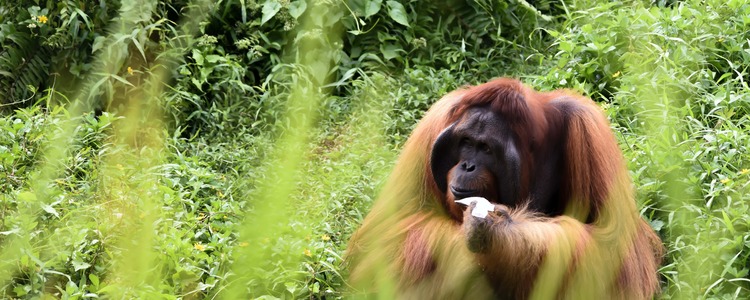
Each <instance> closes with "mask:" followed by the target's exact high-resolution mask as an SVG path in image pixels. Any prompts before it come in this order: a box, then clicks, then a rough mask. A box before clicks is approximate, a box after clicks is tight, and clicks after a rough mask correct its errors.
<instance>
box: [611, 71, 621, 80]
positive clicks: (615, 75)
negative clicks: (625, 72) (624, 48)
mask: <svg viewBox="0 0 750 300" xmlns="http://www.w3.org/2000/svg"><path fill="white" fill-rule="evenodd" d="M620 74H622V73H620V71H617V72H615V74H612V78H617V77H620Z"/></svg>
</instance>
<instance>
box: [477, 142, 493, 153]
mask: <svg viewBox="0 0 750 300" xmlns="http://www.w3.org/2000/svg"><path fill="white" fill-rule="evenodd" d="M478 147H479V150H480V151H482V152H484V153H487V154H489V153H492V149H490V145H487V144H485V143H479V145H478Z"/></svg>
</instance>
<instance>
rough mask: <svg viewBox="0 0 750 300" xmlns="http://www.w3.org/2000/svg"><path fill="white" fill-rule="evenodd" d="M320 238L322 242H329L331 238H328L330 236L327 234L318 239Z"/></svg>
mask: <svg viewBox="0 0 750 300" xmlns="http://www.w3.org/2000/svg"><path fill="white" fill-rule="evenodd" d="M320 238H322V239H323V240H324V241H330V240H331V237H330V236H328V235H327V234H324V235H323V236H322V237H320Z"/></svg>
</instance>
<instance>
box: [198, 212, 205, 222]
mask: <svg viewBox="0 0 750 300" xmlns="http://www.w3.org/2000/svg"><path fill="white" fill-rule="evenodd" d="M205 218H206V214H204V213H200V214H198V216H197V217H196V219H197V220H198V221H200V220H203V219H205Z"/></svg>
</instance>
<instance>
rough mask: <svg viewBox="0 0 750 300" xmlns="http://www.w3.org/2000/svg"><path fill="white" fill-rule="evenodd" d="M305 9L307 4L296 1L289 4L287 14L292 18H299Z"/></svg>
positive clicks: (303, 1) (300, 0) (299, 0)
mask: <svg viewBox="0 0 750 300" xmlns="http://www.w3.org/2000/svg"><path fill="white" fill-rule="evenodd" d="M306 9H307V2H306V1H305V0H298V1H294V2H292V3H289V14H290V15H291V16H292V18H295V19H297V18H299V16H301V15H302V13H304V12H305V10H306Z"/></svg>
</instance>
